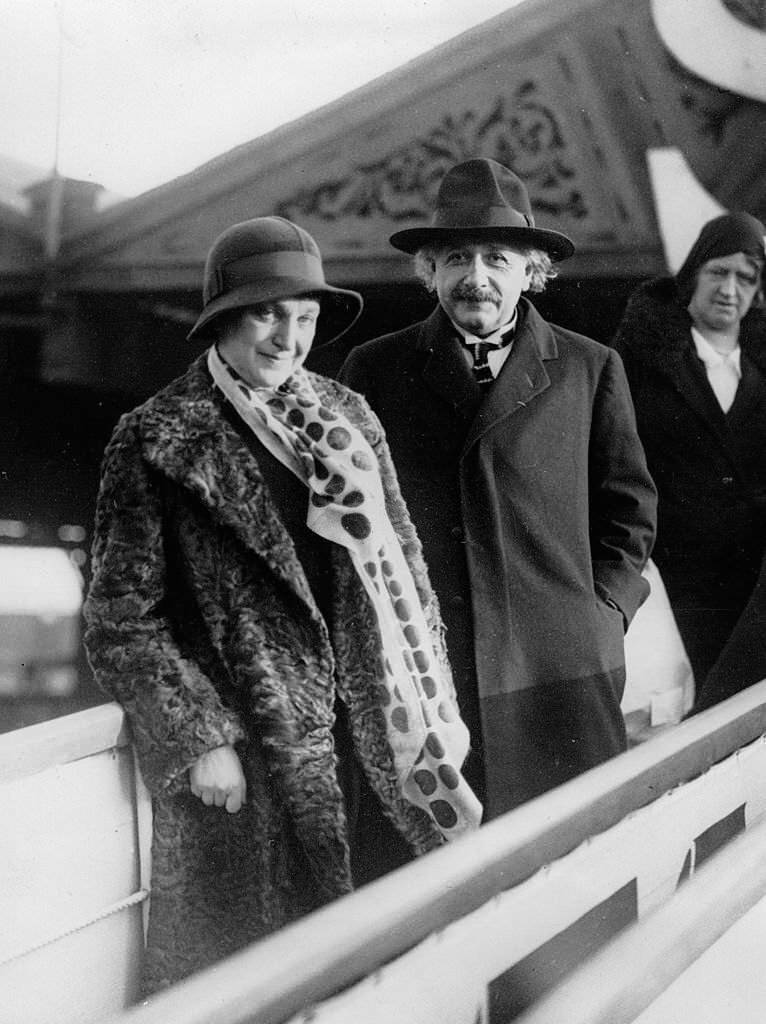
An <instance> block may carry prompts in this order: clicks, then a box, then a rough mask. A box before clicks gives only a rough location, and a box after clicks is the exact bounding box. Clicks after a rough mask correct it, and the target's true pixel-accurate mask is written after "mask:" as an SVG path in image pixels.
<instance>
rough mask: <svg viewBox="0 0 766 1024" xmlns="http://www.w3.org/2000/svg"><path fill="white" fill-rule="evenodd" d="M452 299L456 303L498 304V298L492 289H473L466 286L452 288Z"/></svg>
mask: <svg viewBox="0 0 766 1024" xmlns="http://www.w3.org/2000/svg"><path fill="white" fill-rule="evenodd" d="M452 299H453V300H454V301H456V302H460V301H462V302H494V303H499V302H500V296H499V294H498V293H497V292H496V291H495V289H494V288H475V287H473V286H472V285H466V284H459V285H457V287H455V288H453V290H452Z"/></svg>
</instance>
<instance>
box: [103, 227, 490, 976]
mask: <svg viewBox="0 0 766 1024" xmlns="http://www.w3.org/2000/svg"><path fill="white" fill-rule="evenodd" d="M203 297H204V308H203V311H202V314H201V316H200V318H199V320H198V321H197V323H196V324H195V326H194V328H193V330H192V332H191V335H190V337H191V336H193V337H195V338H198V337H204V338H207V339H209V340H210V347H209V349H208V350H207V352H206V353H205V354H204V355H203V356H201V357H200V358H199V359H198V360H196V361H195V362H194V363H193V364H192V365H191V367H190V369H189V370H188V371H187V373H186V374H185V375H184V376H182V377H181V378H179V379H178V380H176V381H174V382H173V383H172V384H170V385H169V386H168V387H166V388H165V389H164V390H162V391H161V392H159V394H157V395H155V396H154V397H153V398H151V399H149V401H147V402H146V403H145V404H144V405H142V406H140V407H139V408H137V409H135V410H134V411H133V412H131V413H128V414H127V415H126V416H124V417H123V418H122V419H121V421H120V423H119V424H118V426H117V428H116V430H115V433H114V436H113V438H112V440H111V442H110V445H109V447H108V448H107V452H106V455H105V460H104V465H103V471H102V481H101V488H100V493H99V499H98V507H97V513H96V528H95V539H94V547H93V578H92V584H91V587H90V591H89V594H88V598H87V601H86V607H85V614H86V620H87V630H86V637H85V642H86V646H87V650H88V654H89V657H90V660H91V664H92V666H93V669H94V672H95V675H96V679H97V680H98V682H99V683H100V685H101V686H102V687H103V688H104V689H105V690H106V691H107V692H108V693H110V694H111V695H112V696H113V697H114V699H115V700H117V701H119V703H120V704H121V705H122V706H123V707H124V708H125V710H126V712H127V715H128V718H129V721H130V724H131V728H132V734H133V739H134V742H135V747H136V750H137V753H138V758H139V763H140V767H141V771H142V773H143V776H144V779H145V781H146V783H147V785H148V787H149V790H150V792H151V794H152V800H153V812H154V833H153V848H152V894H151V910H150V921H149V932H148V939H147V950H146V957H145V969H144V990H145V992H151V991H153V990H155V989H157V988H160V987H162V986H166V985H168V984H171V983H172V982H174V981H176V980H178V979H180V978H182V977H183V976H185V975H187V974H189V973H190V972H192V971H195V970H198V969H200V968H202V967H205V966H207V965H209V964H211V963H212V962H214V961H215V960H217V959H219V958H220V957H223V956H225V955H228V954H230V953H233V952H234V951H235V950H237V949H239V948H241V947H242V946H243V945H245V944H247V943H249V942H252V941H254V940H256V939H258V938H260V937H262V936H265V935H266V934H268V933H270V932H272V931H274V930H275V929H277V928H279V927H281V926H282V925H284V924H286V923H288V922H290V921H292V920H294V919H296V918H298V917H299V916H301V915H303V914H306V913H307V912H309V911H311V910H312V909H314V908H317V907H319V906H321V905H322V904H324V903H326V902H328V901H329V900H332V899H334V898H336V897H338V896H341V895H342V894H344V893H347V892H349V891H350V890H351V889H352V888H353V887H354V886H355V885H359V884H362V883H364V882H365V881H368V880H370V879H372V878H375V877H377V876H378V875H380V874H382V873H384V872H385V871H388V870H391V869H392V868H394V867H396V866H398V865H400V864H403V863H405V862H406V861H408V860H409V859H410V858H411V857H412V856H413V855H415V854H420V853H424V852H425V851H427V850H430V849H432V848H433V847H436V846H438V845H440V844H441V843H443V842H444V841H445V840H448V839H451V838H453V837H455V836H458V835H461V834H462V833H464V832H465V831H467V830H469V829H471V828H473V827H475V826H476V825H477V824H478V821H479V818H480V815H481V808H480V805H479V804H478V802H477V800H476V798H475V797H474V795H473V794H472V792H471V791H470V789H469V788H468V786H467V785H466V783H465V780H464V779H463V777H462V774H461V766H462V762H463V759H464V757H465V755H466V752H467V731H466V729H465V726H464V725H463V723H462V722H461V720H460V718H459V716H458V714H457V711H456V705H455V701H454V691H453V688H452V681H451V676H450V673H449V668H448V666H447V663H446V657H445V653H444V644H443V637H442V626H441V620H440V616H439V611H438V608H437V604H436V600H435V598H434V595H433V593H432V590H431V587H430V584H429V580H428V577H427V574H426V568H425V565H424V563H423V559H422V554H421V548H420V544H419V541H418V539H417V537H416V535H415V532H414V529H413V527H412V524H411V522H410V519H409V516H408V513H407V510H406V508H405V506H404V503H403V501H402V498H401V495H400V492H399V488H398V485H397V481H396V477H395V474H394V469H393V466H392V463H391V459H390V456H389V453H388V448H387V445H386V442H385V438H384V436H383V433H382V430H381V427H380V425H379V423H378V421H377V420H376V418H375V416H374V415H373V414H372V412H371V411H370V409H369V407H368V406H367V405H366V403H365V402H364V400H363V399H362V398H361V397H360V396H358V395H356V394H355V393H354V392H352V391H350V390H349V389H348V388H346V387H344V386H343V385H341V384H338V383H336V382H333V381H330V380H328V379H325V378H323V377H320V376H317V375H315V374H312V373H308V372H306V371H304V370H303V368H302V364H303V361H304V360H305V358H306V355H307V354H308V351H309V349H310V347H311V345H312V342H313V340H314V337H315V334H317V335H318V336H319V338H320V340H325V341H327V340H330V339H331V338H333V337H336V336H338V334H339V333H340V332H342V331H343V330H344V329H346V328H348V327H349V326H350V325H351V323H352V322H353V321H354V320H355V319H356V317H357V316H358V315H359V311H360V309H361V298H360V296H358V295H357V294H356V293H355V292H349V291H347V290H344V289H340V288H334V287H332V286H331V285H329V284H327V283H326V282H325V279H324V274H323V270H322V263H321V257H320V254H319V250H318V248H317V246H316V243H315V242H314V240H313V239H312V238H311V236H310V235H308V234H307V233H306V232H305V231H303V230H302V229H301V228H299V227H298V226H297V225H294V224H292V223H291V222H289V221H286V220H283V219H282V218H278V217H264V218H257V219H255V220H252V221H246V222H244V223H242V224H238V225H235V226H234V227H232V228H230V229H228V231H225V232H224V233H223V234H222V235H221V236H220V237H219V238H218V239H217V240H216V242H215V243H214V244H213V247H212V248H211V251H210V253H209V255H208V260H207V264H206V268H205V280H204V289H203Z"/></svg>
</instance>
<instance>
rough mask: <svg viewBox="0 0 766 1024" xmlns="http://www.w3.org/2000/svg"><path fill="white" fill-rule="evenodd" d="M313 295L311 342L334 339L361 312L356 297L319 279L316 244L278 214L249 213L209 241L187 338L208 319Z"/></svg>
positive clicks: (199, 334)
mask: <svg viewBox="0 0 766 1024" xmlns="http://www.w3.org/2000/svg"><path fill="white" fill-rule="evenodd" d="M300 295H316V296H318V297H319V299H320V302H321V307H322V310H321V313H320V314H319V320H318V323H317V333H316V338H315V344H325V343H327V342H329V341H333V340H334V339H335V338H339V337H340V335H341V334H344V333H345V332H346V331H347V330H348V329H349V327H351V325H352V324H353V323H355V321H356V320H357V319H358V317H359V314H360V313H361V312H362V296H361V295H359V293H358V292H353V291H349V290H347V289H346V288H335V287H333V285H330V284H328V283H327V282H326V281H325V277H324V270H323V268H322V256H321V253H320V252H319V246H318V245H317V244H316V242H315V241H314V239H313V238H312V237H311V235H310V234H309V233H308V231H304V229H303V228H301V227H298V225H297V224H293V222H292V221H289V220H286V219H285V218H284V217H255V218H253V220H246V221H243V222H242V223H241V224H234V225H233V226H232V227H230V228H227V229H226V231H224V232H223V233H222V234H220V235H219V236H218V238H216V240H215V241H214V242H213V244H212V246H211V248H210V252H209V253H208V256H207V260H206V261H205V273H204V277H203V284H202V300H203V303H204V305H203V309H202V313H201V314H200V316H199V319H198V320H197V322H196V324H195V325H194V327H192V329H191V331H190V332H189V335H188V337H189V338H199V337H203V336H204V334H205V331H206V329H208V328H209V327H210V325H211V323H212V321H213V320H215V319H216V317H218V316H220V315H221V314H222V313H225V312H227V311H228V310H231V309H240V308H242V307H244V306H254V305H256V304H257V303H259V302H271V301H275V300H277V299H289V298H295V297H297V296H300Z"/></svg>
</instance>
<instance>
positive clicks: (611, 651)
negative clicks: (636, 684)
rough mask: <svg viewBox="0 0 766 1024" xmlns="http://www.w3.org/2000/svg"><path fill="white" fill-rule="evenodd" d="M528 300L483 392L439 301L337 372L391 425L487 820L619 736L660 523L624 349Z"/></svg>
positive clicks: (609, 751) (612, 746) (612, 749)
mask: <svg viewBox="0 0 766 1024" xmlns="http://www.w3.org/2000/svg"><path fill="white" fill-rule="evenodd" d="M519 312H520V316H521V321H520V326H519V328H518V330H517V332H516V338H515V341H514V346H513V350H512V353H511V356H510V358H509V360H508V361H507V363H506V364H505V367H504V368H503V370H502V372H501V374H500V376H499V377H498V379H497V381H496V382H495V383H494V384H493V385H492V388H491V389H490V391H489V393H488V396H487V397H486V399H485V400H484V401H483V403H482V396H481V394H480V392H479V389H478V385H477V384H476V382H475V380H474V378H473V375H472V373H471V370H470V368H469V367H468V366H467V365H466V361H465V358H464V355H463V351H462V346H461V343H460V341H459V340H458V338H457V336H456V333H455V330H454V328H453V327H452V325H451V324H450V321H449V320H448V318H447V317H446V315H445V314H444V312H443V311H442V309H441V308H440V307H437V309H436V310H435V311H434V313H433V314H432V315H431V316H430V317H429V319H428V320H426V321H424V322H423V323H420V324H415V325H414V326H412V327H410V328H407V329H406V330H404V331H400V332H398V333H396V334H392V335H387V336H385V337H382V338H378V339H376V340H374V341H371V342H368V343H367V344H365V345H362V346H361V347H359V348H357V349H355V350H354V351H353V352H352V353H351V355H350V356H349V358H348V360H347V361H346V363H345V366H344V368H343V369H342V371H341V379H342V380H344V381H345V382H346V383H348V384H349V385H350V386H351V387H353V388H354V389H355V390H358V391H361V392H362V393H363V394H364V395H365V396H366V397H367V398H368V400H369V402H370V404H371V405H372V407H373V409H374V410H375V412H376V413H377V414H378V416H379V417H380V419H381V421H382V423H383V426H384V428H385V430H386V435H387V438H388V441H389V444H390V446H391V451H392V454H393V456H394V463H395V465H396V469H397V472H398V474H399V480H400V483H401V487H402V492H403V494H404V497H405V500H406V501H407V504H408V506H409V508H410V511H411V513H412V517H413V520H414V522H415V524H416V526H417V529H418V532H419V534H420V537H421V539H422V541H423V546H424V551H425V554H426V560H427V562H428V565H429V570H430V574H431V580H432V582H433V585H434V588H435V590H436V592H437V594H438V595H439V600H440V602H441V606H442V609H443V614H444V619H445V623H446V625H447V646H448V650H449V655H450V660H451V663H452V668H453V674H454V678H455V685H456V688H457V691H458V697H459V700H460V702H461V708H462V711H463V717H464V718H465V719H466V720H467V721H468V722H469V724H470V727H471V731H472V735H473V739H474V745H475V746H476V747H477V748H479V750H480V751H481V749H482V748H483V752H484V755H485V765H484V774H485V776H486V794H485V798H486V804H487V808H488V815H489V816H490V817H491V816H495V815H497V814H500V813H502V812H503V811H505V810H508V809H510V808H512V807H515V806H516V805H518V804H520V803H522V802H523V801H525V800H528V799H530V798H531V797H533V796H536V795H537V794H539V793H542V792H544V791H545V790H547V789H550V788H551V787H553V786H555V785H557V784H559V783H561V782H563V781H565V780H566V779H568V778H571V777H572V776H573V775H575V774H577V773H578V772H581V771H583V770H584V769H586V768H589V767H592V766H593V765H596V764H598V763H600V762H602V761H604V760H606V759H607V758H609V757H611V756H613V755H614V754H616V753H619V752H620V751H621V750H623V749H624V747H625V731H624V726H623V721H622V716H621V713H620V708H619V701H620V697H621V695H622V690H623V687H624V682H625V667H624V650H623V634H624V623H625V622H629V621H630V619H631V618H632V617H633V614H634V613H635V611H636V609H637V608H638V606H639V604H640V603H641V601H642V599H643V598H644V596H645V594H646V591H647V584H646V582H645V581H644V580H643V579H642V577H641V569H642V568H643V566H644V564H645V561H646V559H647V557H648V555H649V551H650V548H651V542H652V537H653V529H654V503H655V496H654V489H653V486H652V483H651V480H650V479H649V476H648V474H647V471H646V464H645V461H644V455H643V451H642V449H641V445H640V443H639V441H638V436H637V434H636V431H635V423H634V419H633V412H632V407H631V404H630V397H629V394H628V386H627V382H626V380H625V375H624V373H623V371H622V366H621V364H620V360H619V358H618V357H617V356H616V355H615V353H614V352H612V351H611V350H610V349H609V348H607V347H605V346H603V345H599V344H598V343H597V342H594V341H591V340H590V339H588V338H584V337H582V336H581V335H577V334H574V333H572V332H571V331H567V330H564V329H563V328H560V327H556V326H554V325H551V324H548V323H546V322H545V321H544V320H543V319H542V317H540V315H539V314H538V313H537V311H536V310H535V308H534V307H533V306H532V305H531V304H530V303H529V302H527V300H525V299H522V300H521V303H520V305H519ZM610 598H611V599H612V600H613V601H614V602H615V603H616V604H617V606H618V607H619V609H620V610H619V611H618V610H615V609H614V608H612V607H609V606H608V605H607V603H606V600H607V599H610ZM472 772H473V775H474V781H475V780H476V778H480V777H481V774H482V771H481V764H480V763H477V761H476V760H475V761H474V763H473V765H472ZM475 784H476V785H479V783H477V782H475Z"/></svg>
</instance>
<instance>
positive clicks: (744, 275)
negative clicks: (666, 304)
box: [688, 252, 761, 333]
mask: <svg viewBox="0 0 766 1024" xmlns="http://www.w3.org/2000/svg"><path fill="white" fill-rule="evenodd" d="M760 284H761V265H760V264H759V263H758V261H757V260H754V259H753V258H752V257H751V256H746V255H745V253H743V252H735V253H733V254H732V255H731V256H717V257H716V258H715V259H712V260H708V261H707V262H706V263H703V264H702V266H701V267H700V268H699V270H698V271H697V283H696V286H695V289H694V294H693V295H692V297H691V301H690V302H689V306H688V310H689V314H690V316H691V318H692V320H693V321H694V325H695V327H697V328H698V329H699V330H700V331H701V332H702V333H704V332H705V330H706V329H707V330H710V331H715V332H719V333H726V332H727V331H732V330H737V329H738V328H739V323H740V321H741V320H742V318H743V317H744V316H745V314H746V313H747V311H748V310H749V309H750V307H751V306H752V304H753V300H754V299H755V297H756V295H757V294H758V291H759V288H760Z"/></svg>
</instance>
